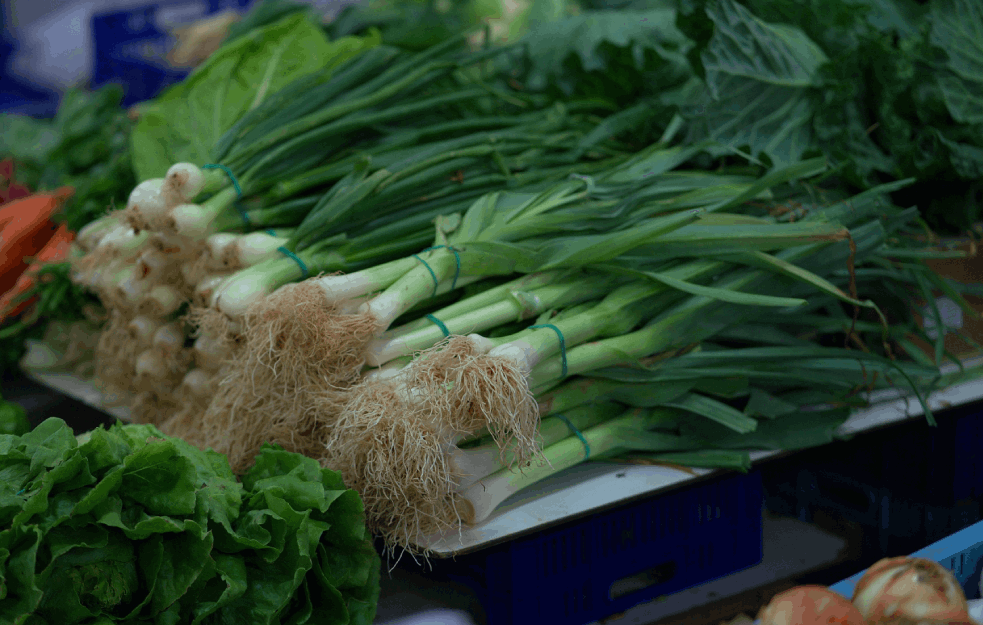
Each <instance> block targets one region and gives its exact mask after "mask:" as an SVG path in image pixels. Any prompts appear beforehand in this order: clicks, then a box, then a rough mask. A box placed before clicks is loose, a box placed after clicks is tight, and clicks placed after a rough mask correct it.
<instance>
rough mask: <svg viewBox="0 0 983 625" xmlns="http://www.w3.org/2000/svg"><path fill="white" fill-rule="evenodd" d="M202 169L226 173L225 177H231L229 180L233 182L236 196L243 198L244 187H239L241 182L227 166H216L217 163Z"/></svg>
mask: <svg viewBox="0 0 983 625" xmlns="http://www.w3.org/2000/svg"><path fill="white" fill-rule="evenodd" d="M202 169H221V170H222V171H224V172H225V175H226V176H228V177H229V180H231V181H232V186H233V188H235V190H236V194H237V195H238V196H239V197H242V187H240V186H239V181H238V180H236V177H235V175H234V174H233V173H232V170H231V169H229V168H228V167H226V166H225V165H218V164H215V163H210V164H208V165H204V166H202Z"/></svg>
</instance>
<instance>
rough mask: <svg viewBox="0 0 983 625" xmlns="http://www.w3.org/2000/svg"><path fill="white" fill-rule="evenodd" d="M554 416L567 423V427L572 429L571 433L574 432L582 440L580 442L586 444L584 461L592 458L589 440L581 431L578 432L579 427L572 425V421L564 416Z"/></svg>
mask: <svg viewBox="0 0 983 625" xmlns="http://www.w3.org/2000/svg"><path fill="white" fill-rule="evenodd" d="M553 416H555V417H556V418H557V419H560V420H561V421H563V422H564V423H566V424H567V427H568V428H570V431H571V432H573V435H574V436H576V437H577V438H579V439H580V442H581V443H583V444H584V460H587V459H589V458H590V443H588V442H587V439H586V438H584V435H583V433H582V432H581V431H580V430H578V429H577V426H575V425H574V424H573V423H571V422H570V419H567V418H566V417H565V416H564V415H561V414H557V415H553Z"/></svg>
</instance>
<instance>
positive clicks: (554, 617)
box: [438, 471, 763, 625]
mask: <svg viewBox="0 0 983 625" xmlns="http://www.w3.org/2000/svg"><path fill="white" fill-rule="evenodd" d="M762 500H763V493H762V486H761V475H760V473H759V472H757V471H753V472H751V473H748V474H744V475H737V474H733V475H724V476H721V477H720V478H717V479H713V480H710V481H707V482H702V483H698V484H696V485H693V486H691V487H686V488H684V489H680V490H677V491H672V492H669V493H665V494H661V495H656V496H653V497H651V498H648V499H645V500H642V501H637V502H633V503H630V504H627V505H625V506H623V507H620V508H617V509H614V510H610V511H606V512H602V513H599V514H595V515H591V516H589V517H586V518H583V519H580V520H577V521H574V522H571V523H568V524H565V525H563V526H558V527H555V528H551V529H547V530H544V531H541V532H539V533H537V534H535V535H533V536H529V537H525V538H519V539H517V540H514V541H511V542H509V543H507V544H505V545H502V546H500V547H493V548H490V549H488V550H485V551H482V552H478V553H476V554H471V555H467V556H459V557H458V558H456V559H455V560H454V561H451V562H447V563H444V564H443V566H445V567H447V568H446V569H445V570H444V574H446V575H447V576H448V577H450V578H452V579H455V580H456V581H460V582H464V583H466V584H467V585H469V586H471V587H472V588H473V589H474V590H475V591H476V592H477V594H478V596H479V597H480V599H481V602H482V605H483V607H484V609H485V613H486V614H485V616H486V619H487V623H489V624H497V623H513V624H515V625H523V624H527V623H528V624H530V625H532V624H536V625H541V624H542V623H550V624H551V625H583V624H584V623H590V622H593V621H597V620H600V619H603V618H606V617H609V616H611V615H612V614H617V613H619V612H624V611H625V610H627V609H629V608H631V607H633V606H635V605H638V604H639V603H643V602H645V601H649V600H652V599H655V598H657V597H660V596H665V595H669V594H672V593H675V592H679V591H681V590H685V589H686V588H690V587H693V586H696V585H699V584H702V583H705V582H708V581H711V580H714V579H717V578H719V577H722V576H724V575H729V574H731V573H734V572H737V571H740V570H742V569H745V568H748V567H751V566H754V565H755V564H758V563H759V562H761V558H762V533H761V513H762ZM438 568H440V567H438Z"/></svg>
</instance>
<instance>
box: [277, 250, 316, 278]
mask: <svg viewBox="0 0 983 625" xmlns="http://www.w3.org/2000/svg"><path fill="white" fill-rule="evenodd" d="M276 251H278V252H280V253H281V254H283V255H284V256H286V257H287V258H289V259H290V260H292V261H294V262H295V263H297V266H298V267H300V271H301V272H302V273H303V276H304V280H306V279H307V278H308V276H310V275H311V274H310V272H309V271H308V270H307V265H305V264H304V261H302V260H301V259H300V256H297V255H296V254H294V253H293V252H291V251H290V250H288V249H287V248H286V247H284V246H282V245H281V246H280V247H278V248H276Z"/></svg>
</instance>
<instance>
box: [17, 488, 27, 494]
mask: <svg viewBox="0 0 983 625" xmlns="http://www.w3.org/2000/svg"><path fill="white" fill-rule="evenodd" d="M25 490H27V489H26V488H22V489H20V490H19V491H17V494H18V495H23V494H24V491H25Z"/></svg>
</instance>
